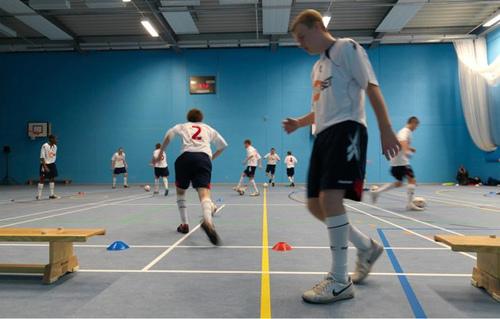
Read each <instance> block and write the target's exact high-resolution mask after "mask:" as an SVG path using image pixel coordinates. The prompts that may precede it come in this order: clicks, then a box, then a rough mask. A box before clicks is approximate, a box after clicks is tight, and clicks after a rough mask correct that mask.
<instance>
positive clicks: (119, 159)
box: [111, 152, 125, 168]
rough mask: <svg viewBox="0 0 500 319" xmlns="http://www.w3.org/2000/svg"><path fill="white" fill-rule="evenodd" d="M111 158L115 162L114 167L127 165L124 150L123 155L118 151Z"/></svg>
mask: <svg viewBox="0 0 500 319" xmlns="http://www.w3.org/2000/svg"><path fill="white" fill-rule="evenodd" d="M111 160H112V161H114V162H115V167H114V168H122V167H125V152H122V155H120V154H118V152H116V153H115V154H113V157H111Z"/></svg>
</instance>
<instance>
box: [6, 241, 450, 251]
mask: <svg viewBox="0 0 500 319" xmlns="http://www.w3.org/2000/svg"><path fill="white" fill-rule="evenodd" d="M73 246H74V247H78V248H107V247H108V246H109V245H92V244H88V245H85V244H83V245H73ZM0 247H49V245H48V244H17V243H13V244H0ZM129 247H130V248H140V249H149V248H155V249H159V248H162V249H163V248H170V247H172V245H129ZM213 247H214V246H213V245H212V246H184V245H178V246H177V248H183V249H190V248H192V249H200V248H213ZM217 248H219V249H262V248H263V247H262V246H217ZM267 248H269V249H271V248H273V246H267ZM384 248H385V249H386V250H450V249H451V248H448V247H384ZM293 249H306V250H308V249H310V250H316V249H330V247H328V246H293ZM349 249H351V250H356V247H354V246H352V247H349Z"/></svg>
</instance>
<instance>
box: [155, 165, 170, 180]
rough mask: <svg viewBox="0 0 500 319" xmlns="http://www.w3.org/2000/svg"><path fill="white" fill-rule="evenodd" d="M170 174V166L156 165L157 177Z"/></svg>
mask: <svg viewBox="0 0 500 319" xmlns="http://www.w3.org/2000/svg"><path fill="white" fill-rule="evenodd" d="M168 175H170V172H169V171H168V167H155V176H156V178H160V177H168Z"/></svg>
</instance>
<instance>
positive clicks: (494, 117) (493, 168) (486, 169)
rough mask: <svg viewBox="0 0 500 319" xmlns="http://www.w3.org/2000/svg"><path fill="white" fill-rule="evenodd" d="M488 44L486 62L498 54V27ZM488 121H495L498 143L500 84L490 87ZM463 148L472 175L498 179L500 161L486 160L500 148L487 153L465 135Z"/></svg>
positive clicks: (494, 131)
mask: <svg viewBox="0 0 500 319" xmlns="http://www.w3.org/2000/svg"><path fill="white" fill-rule="evenodd" d="M486 40H487V46H488V62H489V63H492V62H493V61H494V60H495V58H497V57H498V56H499V54H500V28H498V29H497V30H496V31H493V32H491V33H489V34H488V35H487V37H486ZM490 106H491V108H490V121H491V123H496V124H495V125H493V126H492V133H493V134H492V135H493V139H494V141H495V143H496V144H497V145H500V125H499V123H500V86H497V87H493V88H491V89H490ZM464 145H465V148H466V149H468V150H469V152H467V154H466V158H465V160H464V164H465V165H466V167H467V168H468V169H469V172H470V174H471V175H473V176H479V177H480V178H481V179H482V180H483V181H486V180H487V179H488V177H493V178H495V179H500V163H499V162H496V163H495V162H487V161H486V158H487V157H488V156H490V157H492V158H500V148H497V150H496V151H495V152H493V154H487V153H485V152H483V151H481V150H480V149H479V148H477V147H476V146H475V144H474V142H473V141H472V139H471V138H470V136H469V135H467V138H466V140H465V143H464Z"/></svg>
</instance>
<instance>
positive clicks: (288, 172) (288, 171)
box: [286, 167, 295, 177]
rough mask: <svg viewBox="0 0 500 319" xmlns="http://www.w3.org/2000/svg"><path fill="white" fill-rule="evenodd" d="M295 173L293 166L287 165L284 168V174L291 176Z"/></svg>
mask: <svg viewBox="0 0 500 319" xmlns="http://www.w3.org/2000/svg"><path fill="white" fill-rule="evenodd" d="M293 175H295V167H289V168H287V169H286V176H289V177H293Z"/></svg>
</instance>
